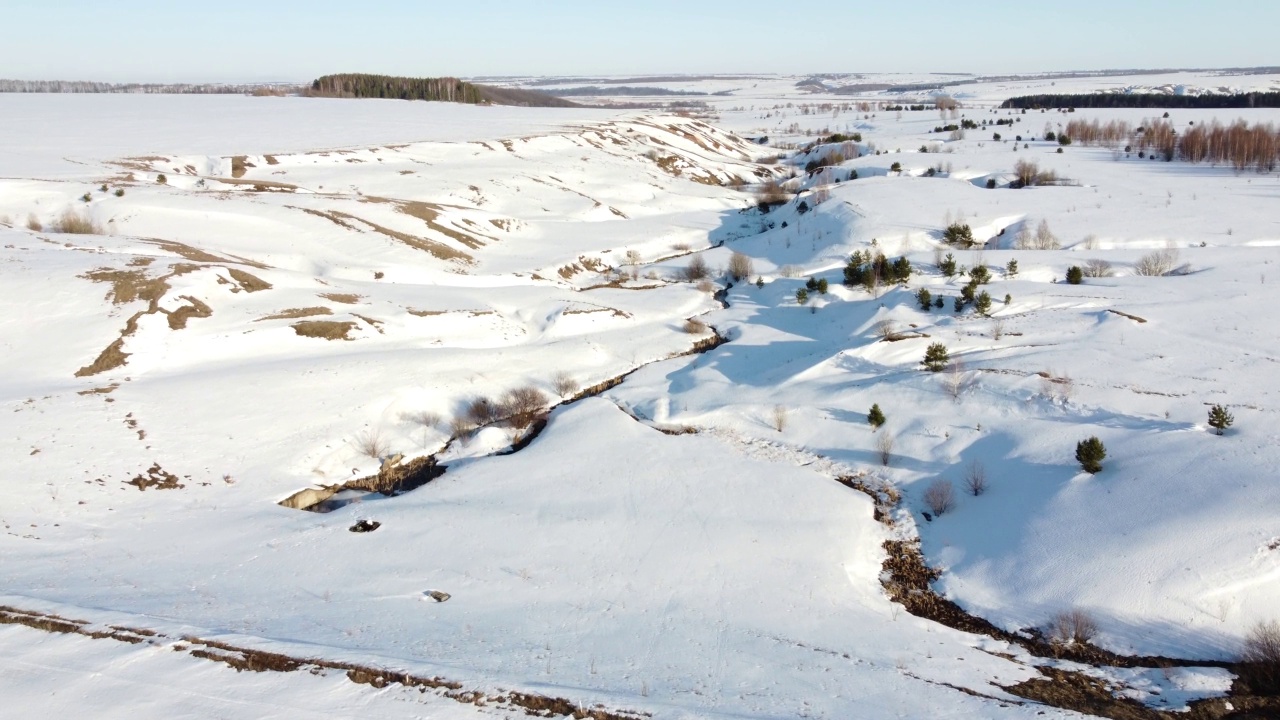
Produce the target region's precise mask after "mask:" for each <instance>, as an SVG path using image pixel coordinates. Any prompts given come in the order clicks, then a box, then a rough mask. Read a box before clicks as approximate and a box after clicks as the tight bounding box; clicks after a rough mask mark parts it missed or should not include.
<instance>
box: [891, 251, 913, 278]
mask: <svg viewBox="0 0 1280 720" xmlns="http://www.w3.org/2000/svg"><path fill="white" fill-rule="evenodd" d="M892 276H893V279H894V281H896V282H900V283H905V282H907V281H908V280H910V279H911V261H910V260H908V259H907V258H906V257H905V256H904V257H900V258H898V259H897V260H894V261H893V267H892Z"/></svg>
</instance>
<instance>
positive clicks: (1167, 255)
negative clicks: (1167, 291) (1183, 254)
mask: <svg viewBox="0 0 1280 720" xmlns="http://www.w3.org/2000/svg"><path fill="white" fill-rule="evenodd" d="M1177 264H1178V251H1177V250H1176V249H1174V248H1165V249H1164V250H1152V251H1151V252H1149V253H1147V254H1146V255H1143V256H1142V257H1140V258H1138V262H1136V263H1134V265H1133V272H1134V274H1135V275H1143V276H1146V277H1160V276H1162V275H1168V274H1169V273H1170V272H1172V271H1173V268H1174V267H1175V266H1176V265H1177Z"/></svg>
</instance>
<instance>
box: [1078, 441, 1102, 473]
mask: <svg viewBox="0 0 1280 720" xmlns="http://www.w3.org/2000/svg"><path fill="white" fill-rule="evenodd" d="M1106 457H1107V449H1106V448H1105V447H1103V445H1102V441H1101V440H1099V439H1098V438H1097V436H1096V435H1095V436H1093V437H1091V438H1089V439H1088V440H1081V441H1080V442H1078V443H1076V460H1077V461H1079V463H1080V467H1082V468H1084V471H1085V472H1087V473H1099V472H1102V461H1103V460H1104V459H1105V458H1106Z"/></svg>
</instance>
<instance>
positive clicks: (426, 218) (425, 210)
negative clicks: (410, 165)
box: [361, 196, 494, 250]
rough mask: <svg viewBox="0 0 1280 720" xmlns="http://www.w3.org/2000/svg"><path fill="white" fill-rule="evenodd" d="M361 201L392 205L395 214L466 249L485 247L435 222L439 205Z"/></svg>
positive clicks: (371, 197) (467, 236) (381, 199)
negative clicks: (423, 225) (397, 213)
mask: <svg viewBox="0 0 1280 720" xmlns="http://www.w3.org/2000/svg"><path fill="white" fill-rule="evenodd" d="M361 201H362V202H369V203H391V204H392V205H394V206H395V208H396V212H400V213H404V214H405V215H408V216H409V217H414V218H417V219H419V220H421V221H423V222H424V223H426V224H427V227H429V228H431V229H432V230H434V231H436V232H438V233H440V234H441V235H444V236H445V237H447V238H451V239H453V240H456V241H458V242H459V243H461V244H463V245H465V246H466V247H468V248H470V249H472V250H475V249H477V248H481V247H484V245H485V243H484V242H483V241H481V240H480V239H479V238H477V237H475V236H474V235H469V234H467V233H464V232H461V231H459V230H456V229H454V228H451V227H449V226H448V225H445V224H443V223H440V222H437V221H438V220H439V218H440V206H439V205H432V204H430V203H425V202H419V201H412V200H391V199H389V198H380V197H373V196H369V197H364V198H361ZM481 237H484V238H485V239H486V240H490V241H493V240H494V238H491V237H488V236H483V235H482V236H481Z"/></svg>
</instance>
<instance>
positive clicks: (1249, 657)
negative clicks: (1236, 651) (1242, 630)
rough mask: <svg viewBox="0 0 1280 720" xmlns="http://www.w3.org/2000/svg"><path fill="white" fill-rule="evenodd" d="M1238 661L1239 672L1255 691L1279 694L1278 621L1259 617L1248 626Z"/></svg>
mask: <svg viewBox="0 0 1280 720" xmlns="http://www.w3.org/2000/svg"><path fill="white" fill-rule="evenodd" d="M1240 661H1241V663H1243V667H1242V668H1241V673H1240V675H1241V677H1242V678H1243V679H1244V680H1245V681H1246V682H1248V683H1249V686H1250V688H1251V689H1252V690H1253V691H1254V692H1255V693H1258V694H1269V695H1273V694H1280V622H1276V621H1275V620H1270V621H1265V622H1263V621H1260V622H1258V623H1257V624H1256V625H1254V626H1253V627H1252V628H1250V629H1249V634H1248V635H1246V636H1245V638H1244V648H1243V650H1242V652H1241V653H1240Z"/></svg>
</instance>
